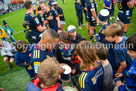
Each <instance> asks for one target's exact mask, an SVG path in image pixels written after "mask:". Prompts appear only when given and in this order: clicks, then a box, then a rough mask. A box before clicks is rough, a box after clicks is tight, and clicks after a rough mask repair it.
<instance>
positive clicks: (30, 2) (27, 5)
mask: <svg viewBox="0 0 136 91" xmlns="http://www.w3.org/2000/svg"><path fill="white" fill-rule="evenodd" d="M32 4H33V3H32V1H30V0H26V1H25V3H24V6H25V8H26V9H30V8H31V5H32Z"/></svg>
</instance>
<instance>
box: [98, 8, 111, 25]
mask: <svg viewBox="0 0 136 91" xmlns="http://www.w3.org/2000/svg"><path fill="white" fill-rule="evenodd" d="M108 18H109V11H108V10H107V9H102V10H101V11H100V13H99V16H98V19H99V21H100V22H102V23H104V22H107V21H108Z"/></svg>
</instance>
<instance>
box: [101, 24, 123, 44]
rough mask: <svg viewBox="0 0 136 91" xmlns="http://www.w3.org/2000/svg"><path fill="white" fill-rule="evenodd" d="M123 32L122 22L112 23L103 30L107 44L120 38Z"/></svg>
mask: <svg viewBox="0 0 136 91" xmlns="http://www.w3.org/2000/svg"><path fill="white" fill-rule="evenodd" d="M123 30H124V25H123V23H122V22H118V23H114V24H111V25H109V26H107V28H106V30H105V33H104V34H105V36H106V40H107V41H109V42H114V41H116V40H117V39H118V37H120V36H122V34H123Z"/></svg>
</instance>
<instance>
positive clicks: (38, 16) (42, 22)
mask: <svg viewBox="0 0 136 91" xmlns="http://www.w3.org/2000/svg"><path fill="white" fill-rule="evenodd" d="M37 18H38V20H39V22H40V23H41V25H42V26H43V24H44V18H43V14H40V13H38V14H37Z"/></svg>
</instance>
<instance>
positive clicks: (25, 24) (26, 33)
mask: <svg viewBox="0 0 136 91" xmlns="http://www.w3.org/2000/svg"><path fill="white" fill-rule="evenodd" d="M23 27H24V28H25V30H24V32H25V38H26V39H27V40H28V42H29V43H30V44H33V43H34V40H33V38H32V37H31V35H30V31H29V30H28V28H27V27H28V24H27V23H26V22H25V21H24V22H23Z"/></svg>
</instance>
